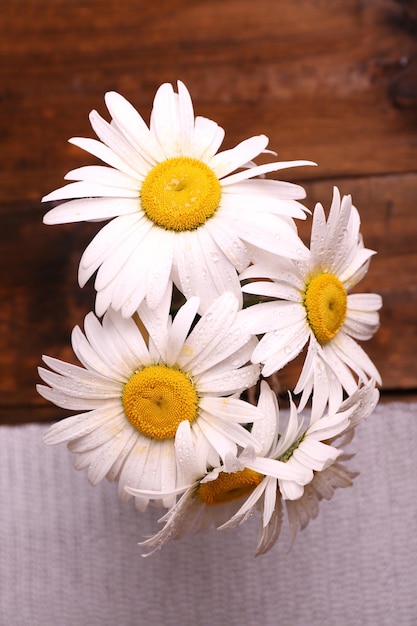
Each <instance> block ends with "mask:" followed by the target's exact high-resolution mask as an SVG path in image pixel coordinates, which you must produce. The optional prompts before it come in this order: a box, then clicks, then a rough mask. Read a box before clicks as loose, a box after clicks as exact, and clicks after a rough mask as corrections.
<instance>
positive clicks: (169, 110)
mask: <svg viewBox="0 0 417 626" xmlns="http://www.w3.org/2000/svg"><path fill="white" fill-rule="evenodd" d="M105 99H106V105H107V108H108V110H109V113H110V116H111V122H110V123H108V122H107V121H106V120H104V119H103V118H102V117H101V116H100V115H99V114H98V113H97V112H96V111H92V112H91V114H90V121H91V125H92V127H93V130H94V132H95V133H96V135H97V137H98V139H91V138H80V137H76V138H73V139H71V140H70V141H71V143H73V144H75V145H76V146H78V147H80V148H81V149H83V150H85V151H87V152H89V153H90V154H92V155H94V156H95V157H98V159H100V160H101V161H102V162H103V163H104V164H105V165H90V166H87V167H80V168H78V169H76V170H73V171H71V172H69V173H68V174H67V175H66V179H67V180H69V181H73V182H70V183H69V184H67V185H66V186H64V187H62V188H60V189H57V190H56V191H54V192H52V193H50V194H49V195H47V196H46V197H45V198H44V200H45V201H51V202H54V204H55V206H54V208H52V209H51V210H50V211H49V212H48V213H47V214H46V215H45V218H44V222H45V223H46V224H62V223H68V222H81V221H106V224H105V225H104V226H103V227H102V228H101V229H100V230H99V231H98V233H97V234H96V236H95V237H94V239H93V240H92V241H91V243H90V244H89V245H88V246H87V248H86V250H85V251H84V253H83V255H82V258H81V261H80V265H79V276H78V279H79V283H80V286H84V285H85V283H86V282H87V281H88V280H89V279H90V278H91V277H92V276H93V275H94V274H95V282H94V287H95V290H96V301H95V312H90V313H89V314H88V315H87V316H86V318H85V320H84V329H83V330H82V329H81V328H79V327H78V326H77V327H75V328H74V330H73V333H72V347H73V350H74V353H75V355H76V357H77V359H78V361H79V363H80V364H79V365H74V364H70V363H66V362H64V361H61V360H58V359H56V358H52V357H50V356H44V357H43V360H44V362H45V364H46V366H47V367H41V368H39V374H40V377H41V378H42V380H43V381H44V383H45V384H44V385H38V391H39V393H40V394H41V395H42V396H43V397H44V398H46V399H47V400H49V401H51V402H53V403H54V404H55V405H57V406H59V407H62V408H65V409H69V410H70V411H74V415H72V416H71V417H67V418H65V419H62V420H61V421H59V422H56V423H54V424H53V425H52V426H50V427H49V429H48V430H47V432H46V434H45V438H44V440H45V443H47V444H58V443H62V442H67V444H68V448H69V450H70V451H71V452H72V453H74V465H75V467H76V468H77V469H83V468H87V471H88V479H89V481H90V482H91V484H93V485H96V484H97V483H98V482H99V481H100V480H102V479H103V478H104V477H106V478H107V479H108V480H110V481H117V483H118V495H119V498H120V500H122V501H123V502H128V501H129V500H132V499H133V500H134V502H135V505H136V507H137V508H138V509H139V510H140V511H145V510H146V509H147V507H148V506H149V505H154V506H159V507H161V508H163V509H165V510H164V511H163V515H162V517H161V519H160V522H161V526H160V527H159V529H155V530H156V532H155V535H153V536H152V537H150V538H148V539H147V540H145V541H143V542H142V545H144V546H145V548H146V552H147V553H149V552H152V551H153V550H155V549H156V548H159V547H161V546H162V545H163V544H164V543H165V542H166V541H168V540H169V539H175V538H180V537H181V536H183V535H185V534H188V533H190V532H196V531H200V530H202V529H204V528H206V527H208V526H209V525H212V524H213V525H214V526H215V527H216V528H218V529H219V530H222V529H227V528H230V527H233V526H236V525H238V524H242V523H244V522H245V520H246V519H247V518H248V517H249V516H251V515H252V514H254V513H255V514H256V513H257V514H258V515H259V536H258V544H257V548H256V554H262V553H265V552H266V551H268V550H269V549H270V548H271V547H272V546H273V545H274V543H275V542H276V541H277V539H278V537H279V535H280V531H281V526H282V523H283V518H284V513H285V514H286V517H287V520H288V524H289V528H290V532H291V535H292V538H294V537H295V534H296V532H297V530H299V529H301V528H304V527H305V526H306V525H307V524H308V522H309V520H310V519H312V518H314V517H315V516H316V515H317V513H318V503H319V501H320V500H321V499H322V498H326V499H329V498H331V497H332V495H333V493H334V490H335V489H336V488H338V487H347V486H349V485H351V484H352V480H353V478H354V476H355V473H354V472H353V471H352V470H351V469H350V468H349V467H348V465H347V462H348V461H349V458H350V456H351V455H349V454H347V453H346V452H345V447H346V445H347V444H348V443H349V441H350V440H351V439H352V437H353V434H354V431H355V428H356V426H357V425H358V424H359V423H360V422H361V421H362V420H364V419H365V418H366V417H368V415H370V413H371V412H372V411H373V409H374V408H375V406H376V403H377V401H378V395H379V394H378V390H377V388H376V385H377V384H380V377H379V374H378V371H377V369H376V368H375V366H374V365H373V363H372V362H371V360H370V359H369V357H368V356H367V355H366V353H365V352H364V350H363V349H362V348H361V347H360V346H359V344H358V343H357V340H360V341H362V340H366V339H369V338H370V337H372V335H373V334H374V333H375V331H376V330H377V328H378V325H379V314H378V310H379V309H380V307H381V298H380V296H379V295H376V294H371V293H362V294H361V293H354V294H350V293H349V291H350V290H351V288H352V287H354V286H355V285H356V284H357V283H358V282H359V281H360V280H361V278H362V277H363V276H364V275H365V273H366V271H367V269H368V265H369V262H370V258H371V256H372V255H373V254H374V252H373V251H372V250H369V249H367V248H365V247H364V244H363V241H362V238H361V235H360V218H359V214H358V211H357V209H356V208H355V207H354V206H353V205H352V201H351V198H350V196H344V197H343V198H341V197H340V194H339V192H338V190H337V189H334V193H333V200H332V203H331V207H330V209H329V211H328V214H327V217H326V212H325V210H324V209H323V207H322V206H321V204H317V206H316V207H315V209H314V212H313V215H312V227H311V240H310V244H309V247H308V246H306V245H305V243H303V241H302V240H301V239H300V237H299V234H298V231H297V226H296V221H295V220H297V219H306V217H307V215H308V214H309V211H308V209H306V208H305V207H304V206H303V204H301V202H300V200H301V199H303V198H304V197H305V192H304V190H303V188H302V187H300V186H298V185H295V184H292V183H289V182H282V181H279V180H273V179H272V178H265V174H267V173H271V172H277V171H279V170H282V169H286V168H289V167H295V166H307V165H314V164H313V163H311V162H310V161H290V162H279V161H272V162H269V163H266V164H263V165H256V164H255V162H254V159H255V158H256V157H257V156H259V155H260V154H262V153H268V154H269V155H271V154H274V153H270V152H268V151H267V149H266V148H267V145H268V138H267V137H266V136H264V135H260V136H257V137H251V138H250V139H247V140H245V141H242V142H241V143H240V144H239V145H237V146H236V147H235V148H232V149H230V150H224V151H219V150H220V146H221V144H222V141H223V138H224V130H223V129H222V128H220V127H219V126H218V125H217V124H216V123H215V122H214V121H212V120H209V119H207V118H204V117H198V116H197V117H195V116H194V110H193V105H192V101H191V97H190V95H189V92H188V91H187V89H186V87H185V86H184V85H183V84H182V83H181V82H179V83H178V93H175V92H174V89H173V88H172V86H171V85H170V84H164V85H162V86H161V87H160V88H159V89H158V91H157V93H156V96H155V100H154V104H153V110H152V113H151V119H150V124H149V127H148V126H147V124H146V123H145V122H144V120H143V119H142V117H141V116H140V115H139V113H138V112H137V111H136V110H135V109H134V108H133V107H132V105H131V104H129V102H127V100H125V99H124V98H123V97H122V96H121V95H119V94H117V93H114V92H110V93H107V94H106V96H105ZM63 200H65V202H61V201H63ZM56 201H59V202H56ZM299 355H301V357H299ZM295 357H299V358H301V360H302V359H304V360H303V363H302V365H300V375H299V378H298V382H297V384H296V386H295V388H294V389H293V393H294V395H295V396H296V399H294V398H293V397H292V395H291V394H289V409H286V410H285V411H282V410H281V414H280V409H279V406H278V396H277V393H276V390H275V389H276V387H275V385H271V384H270V383H271V380H275V379H276V377H277V376H279V371H280V370H281V369H282V368H284V367H285V366H286V365H287V364H288V363H289V362H290V361H292V360H293V359H294V358H295ZM277 372H278V374H277ZM268 381H269V382H268Z"/></svg>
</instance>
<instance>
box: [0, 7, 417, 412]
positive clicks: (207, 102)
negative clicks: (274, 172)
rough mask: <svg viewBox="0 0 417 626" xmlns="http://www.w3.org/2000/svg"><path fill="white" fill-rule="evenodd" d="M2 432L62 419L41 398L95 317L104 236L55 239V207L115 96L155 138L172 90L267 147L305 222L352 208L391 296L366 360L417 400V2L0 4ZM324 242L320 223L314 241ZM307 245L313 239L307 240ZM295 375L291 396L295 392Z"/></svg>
mask: <svg viewBox="0 0 417 626" xmlns="http://www.w3.org/2000/svg"><path fill="white" fill-rule="evenodd" d="M0 25H1V32H0V54H1V58H0V72H1V76H0V78H1V80H0V105H1V115H0V139H1V161H0V163H1V165H0V168H1V171H0V213H1V229H0V231H1V232H0V238H1V252H2V254H1V264H0V324H1V325H0V368H1V369H0V421H1V422H2V423H19V422H27V421H40V420H49V419H53V418H54V417H57V416H62V413H63V412H62V411H61V410H60V409H56V408H54V407H52V406H51V405H49V404H48V403H46V401H44V400H43V399H42V398H40V397H38V396H37V394H36V392H35V384H36V382H37V381H38V378H37V373H36V367H37V365H39V364H40V357H41V354H42V353H47V354H51V355H53V356H57V357H60V358H64V359H69V360H71V359H73V357H72V351H71V349H70V347H69V334H70V331H71V329H72V327H73V326H74V325H75V324H82V321H83V317H84V315H85V314H86V313H87V312H88V311H89V310H90V309H91V308H92V306H93V301H94V291H93V287H92V283H91V281H90V282H89V283H88V284H87V286H86V287H84V289H82V290H81V289H80V288H79V287H78V285H77V283H76V275H77V266H78V262H79V258H80V255H81V253H82V250H83V249H84V247H85V245H86V244H87V243H88V241H89V240H90V239H91V237H92V236H93V234H94V233H95V232H96V231H97V230H98V225H97V224H74V225H65V226H52V227H51V226H49V227H48V226H44V225H43V224H42V215H43V214H44V213H45V212H46V210H47V209H48V206H44V205H41V204H40V198H41V197H42V196H43V195H44V194H46V193H48V192H49V191H51V190H52V189H55V188H56V187H59V186H61V185H62V184H63V176H64V174H65V173H66V172H67V171H68V170H70V169H72V168H74V167H78V166H81V165H86V164H89V163H93V162H94V159H93V158H92V157H91V158H90V157H88V155H87V154H86V153H83V152H82V151H81V150H79V149H77V148H75V147H73V146H71V145H70V144H68V143H67V139H68V138H69V137H71V136H74V135H78V136H93V134H92V131H91V129H90V127H89V123H88V113H89V111H90V110H91V109H93V108H97V109H98V110H99V111H100V112H101V113H102V114H106V110H105V107H104V103H103V94H104V92H106V91H108V90H116V91H119V92H120V93H122V94H123V95H124V96H126V97H127V98H128V99H129V100H130V101H131V102H132V103H133V104H134V105H135V106H136V108H138V109H139V110H140V112H141V113H142V115H143V116H144V117H145V119H146V120H148V116H149V112H150V109H151V105H152V100H153V96H154V93H155V91H156V89H157V87H158V86H159V84H160V83H161V82H165V81H168V82H173V83H175V81H176V80H177V79H181V80H183V81H184V82H185V83H186V85H187V86H188V88H189V89H190V91H191V94H192V97H193V101H194V104H195V110H196V112H197V113H198V114H200V115H205V116H207V117H210V118H212V119H215V120H216V121H217V122H218V123H219V124H220V125H221V126H223V127H224V128H225V129H226V139H225V143H224V147H231V146H233V145H235V144H236V143H237V142H238V141H241V140H242V139H245V138H247V137H249V136H252V135H255V134H259V133H265V134H267V135H268V136H269V137H270V147H271V148H272V149H275V150H277V151H278V153H279V158H280V159H282V160H286V159H299V158H301V159H310V160H314V161H316V162H317V163H318V164H319V167H318V168H300V169H299V170H287V171H285V172H284V178H287V179H288V180H292V181H294V182H300V183H301V184H304V185H305V187H306V190H307V194H308V195H307V202H306V203H307V205H308V206H309V207H310V208H313V207H314V204H315V202H316V201H318V200H320V201H322V202H323V203H324V204H325V206H326V207H328V206H329V203H330V199H331V195H332V187H333V185H334V184H337V185H338V186H339V187H340V189H341V191H342V193H352V195H353V199H354V203H355V204H356V206H357V207H358V208H359V210H360V213H361V217H362V224H363V228H362V231H363V235H364V238H365V244H366V245H367V247H370V248H373V249H375V250H377V251H378V255H377V256H376V257H374V259H373V260H372V262H371V269H370V271H369V274H368V276H367V277H366V279H365V280H364V281H363V282H362V283H361V285H360V290H361V291H375V292H378V293H380V294H382V296H383V299H384V309H383V311H382V315H381V321H382V326H381V329H380V331H379V332H378V334H377V335H376V336H375V338H374V339H373V340H372V341H371V342H367V343H366V344H365V345H364V347H365V349H366V350H367V351H368V353H369V354H370V356H371V357H372V359H373V360H374V361H375V363H376V365H377V366H378V368H379V369H380V371H381V374H382V377H383V382H384V393H385V394H386V395H387V396H388V397H391V395H392V394H400V397H407V396H409V395H411V394H413V393H415V391H416V389H417V368H416V366H415V360H416V355H417V325H416V313H417V307H416V304H417V285H416V277H417V250H416V243H417V217H416V207H417V201H416V190H417V8H416V4H415V2H411V1H409V2H407V0H397V1H395V0H297V2H294V1H293V0H284V1H280V0H257V1H256V2H253V0H202V1H196V0H195V1H194V2H190V1H189V0H159V1H158V2H149V1H148V2H145V1H144V0H108V1H106V0H102V1H100V0H85V1H83V2H82V1H80V0H70V1H68V0H3V2H2V6H1V13H0ZM309 228H310V221H309V222H308V226H307V230H308V229H309ZM307 230H306V232H307ZM293 376H294V371H292V370H291V368H290V369H289V370H288V372H287V373H286V374H285V376H284V377H283V384H284V385H285V384H289V385H290V384H291V381H292V377H293Z"/></svg>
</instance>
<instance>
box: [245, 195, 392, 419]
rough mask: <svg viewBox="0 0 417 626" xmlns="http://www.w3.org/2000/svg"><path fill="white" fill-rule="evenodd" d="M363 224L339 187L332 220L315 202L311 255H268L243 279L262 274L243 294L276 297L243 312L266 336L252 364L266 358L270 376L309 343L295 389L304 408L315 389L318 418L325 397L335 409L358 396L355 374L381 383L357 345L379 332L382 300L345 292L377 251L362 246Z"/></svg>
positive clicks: (254, 277)
mask: <svg viewBox="0 0 417 626" xmlns="http://www.w3.org/2000/svg"><path fill="white" fill-rule="evenodd" d="M359 227H360V219H359V214H358V211H357V210H356V208H355V207H353V206H352V202H351V197H350V196H344V197H343V199H342V200H341V199H340V194H339V191H338V189H337V188H335V189H334V194H333V201H332V204H331V208H330V213H329V216H328V219H327V222H326V218H325V214H324V209H323V207H322V205H321V204H319V203H318V204H317V205H316V208H315V210H314V214H313V224H312V234H311V247H310V252H309V256H308V258H307V259H306V260H297V261H293V260H289V259H282V258H279V257H277V256H275V257H274V256H273V255H265V254H263V255H261V256H258V262H257V263H255V264H254V265H252V266H251V267H249V268H247V269H246V270H245V271H244V272H243V273H242V274H241V276H240V278H241V280H244V279H261V280H257V281H256V282H250V283H249V284H246V285H244V286H243V287H242V289H243V291H244V292H246V293H251V294H256V295H261V296H266V297H268V298H270V299H271V300H270V301H268V302H262V303H260V304H256V305H254V306H252V307H249V308H248V309H247V311H246V313H247V316H248V319H249V324H250V328H251V330H252V331H253V332H255V333H257V334H263V333H264V336H263V337H262V339H261V341H260V343H259V344H258V346H257V347H256V348H255V350H254V353H253V356H252V360H253V362H254V363H263V364H264V367H263V370H262V374H263V375H264V376H269V375H270V374H272V373H273V372H276V371H278V370H280V369H281V368H282V367H283V366H284V365H286V364H287V363H288V362H289V361H291V360H292V359H294V358H295V357H296V356H297V355H298V354H299V353H300V352H301V351H302V350H303V348H304V346H305V345H306V344H308V350H307V354H306V359H305V363H304V367H303V369H302V372H301V375H300V378H299V380H298V383H297V385H296V387H295V389H294V392H295V393H301V392H303V395H302V398H301V403H300V405H301V407H302V406H304V405H305V404H306V402H307V400H308V398H309V397H310V395H311V392H312V390H313V389H314V390H315V393H314V394H313V415H314V416H315V417H317V416H320V415H321V414H322V413H323V410H324V407H325V405H326V403H327V402H329V403H330V409H331V411H333V410H334V408H335V407H337V406H338V405H339V404H340V402H341V401H342V398H343V389H344V390H345V391H346V392H347V394H351V393H353V392H354V391H355V389H356V387H357V384H358V379H361V380H364V381H366V380H368V379H370V378H373V379H375V380H376V381H377V382H378V383H379V384H380V383H381V380H380V376H379V373H378V371H377V370H376V368H375V366H374V364H373V363H372V361H371V360H370V359H369V357H368V356H367V355H366V353H365V352H364V350H363V349H362V348H361V347H360V346H359V345H358V343H357V342H356V340H366V339H370V338H371V337H372V335H373V334H374V333H375V332H376V330H377V329H378V326H379V314H378V310H379V309H380V307H381V305H382V300H381V297H380V296H379V295H377V294H374V293H362V294H357V293H355V294H349V293H348V292H349V290H350V289H352V287H354V286H355V285H356V284H357V283H358V282H359V281H360V280H361V279H362V277H363V276H364V275H365V274H366V272H367V269H368V265H369V260H370V257H371V256H372V255H373V254H374V252H373V251H372V250H368V249H367V248H365V247H364V245H363V242H362V238H361V235H360V232H359ZM262 279H265V280H262ZM355 375H356V376H355Z"/></svg>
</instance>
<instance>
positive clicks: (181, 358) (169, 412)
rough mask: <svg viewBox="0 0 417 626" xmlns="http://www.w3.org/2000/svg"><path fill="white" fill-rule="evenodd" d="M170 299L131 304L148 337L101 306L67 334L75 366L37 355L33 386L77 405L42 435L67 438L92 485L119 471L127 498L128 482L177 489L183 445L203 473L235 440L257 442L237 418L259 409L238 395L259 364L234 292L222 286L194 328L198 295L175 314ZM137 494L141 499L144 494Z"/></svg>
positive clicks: (253, 415)
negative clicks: (99, 313)
mask: <svg viewBox="0 0 417 626" xmlns="http://www.w3.org/2000/svg"><path fill="white" fill-rule="evenodd" d="M169 302H170V298H166V301H165V303H164V306H163V307H161V309H160V310H159V311H158V313H156V312H154V311H152V310H150V309H149V308H148V307H147V305H146V304H145V303H143V304H142V305H141V307H140V308H139V316H140V321H141V323H142V324H143V325H144V327H145V328H146V331H147V333H148V334H149V340H148V343H146V342H145V340H144V337H143V335H142V333H141V332H140V330H139V328H138V326H137V325H136V323H135V322H134V321H133V319H132V318H123V317H122V316H121V315H120V313H119V312H115V311H113V310H109V311H108V312H107V313H106V315H105V316H104V318H103V321H102V323H100V321H99V320H98V319H97V318H96V317H95V315H94V313H89V314H88V315H87V316H86V318H85V323H84V332H85V334H84V333H83V332H82V331H81V330H80V328H79V327H76V328H75V329H74V331H73V334H72V346H73V349H74V352H75V354H76V356H77V358H78V359H79V361H80V362H81V364H82V367H80V366H77V365H72V364H69V363H65V362H63V361H60V360H57V359H55V358H51V357H48V356H45V357H44V361H45V363H46V365H47V366H48V367H49V368H50V369H46V368H40V369H39V374H40V377H41V378H42V380H43V381H44V382H45V383H46V386H45V385H38V392H39V393H40V394H41V395H42V396H43V397H44V398H46V399H47V400H50V401H51V402H53V403H54V404H56V405H57V406H59V407H63V408H66V409H70V410H73V409H75V410H77V411H81V413H77V414H76V415H73V416H71V417H68V418H66V419H64V420H62V421H59V422H57V423H54V424H53V425H52V426H51V427H50V428H49V429H48V431H47V432H46V434H45V438H44V441H45V443H47V444H58V443H62V442H68V447H69V450H70V451H71V452H73V453H74V455H75V460H74V465H75V467H76V468H77V469H82V468H86V467H88V479H89V481H90V482H91V483H92V484H93V485H95V484H97V483H98V482H99V481H100V480H101V479H103V478H104V477H107V478H108V479H109V480H111V481H113V480H117V481H119V496H120V498H121V500H129V499H131V496H130V495H129V494H128V493H127V492H126V491H125V486H126V485H131V486H132V487H135V488H137V489H148V490H153V491H158V490H164V489H168V490H173V489H174V490H175V489H176V488H177V487H178V485H180V484H182V481H183V480H186V479H188V478H187V476H188V475H187V474H186V473H185V472H183V474H181V471H180V469H181V467H183V468H185V467H186V460H187V458H186V457H187V454H188V453H189V452H190V450H191V453H192V455H193V458H194V459H195V463H196V466H197V468H198V471H199V472H200V473H204V472H206V471H207V468H208V467H212V466H216V465H218V464H219V463H220V462H221V460H223V459H225V457H226V455H227V454H233V455H235V454H236V453H237V450H238V446H239V447H246V446H247V445H249V444H250V445H253V446H255V448H257V449H260V444H258V443H257V442H256V441H255V439H254V437H253V435H251V434H250V432H249V431H248V430H247V428H245V427H244V426H243V425H244V424H247V423H252V422H253V421H254V420H256V419H258V418H259V410H258V409H257V407H255V406H252V405H251V404H249V403H248V402H245V401H243V400H241V399H239V397H238V396H239V394H240V393H241V392H242V390H244V389H246V388H247V387H250V386H252V385H253V384H255V382H256V380H257V378H258V375H259V366H258V365H253V364H249V365H248V364H247V363H248V362H249V360H250V355H251V353H252V351H253V348H254V346H255V345H256V342H257V340H256V338H254V337H253V336H252V335H250V334H249V333H248V332H247V330H246V329H245V328H244V327H243V326H242V324H241V313H242V311H240V310H239V307H238V302H237V300H236V298H235V297H234V296H233V294H230V293H225V294H224V295H223V296H220V297H219V298H218V299H217V300H215V302H214V303H213V304H212V305H211V307H209V309H208V310H207V312H206V313H205V314H204V315H203V316H202V317H201V318H200V319H199V321H198V322H197V323H196V324H195V326H194V327H193V328H192V330H190V329H191V327H192V324H193V322H194V320H195V316H196V312H197V309H198V306H199V302H198V298H196V297H195V298H191V299H190V300H188V301H187V302H186V303H185V304H184V305H183V306H182V307H181V308H180V309H179V311H178V313H177V314H176V316H175V318H174V319H173V320H172V319H171V317H170V316H169V315H168V306H167V304H168V303H169ZM242 424H243V425H242ZM187 427H188V428H189V437H188V439H186V442H187V446H186V447H185V446H184V437H185V436H184V432H188V431H187V430H186V428H187ZM179 461H181V463H179ZM172 502H173V500H172V498H171V499H170V498H168V499H164V500H163V502H162V503H163V505H164V506H170V505H171V504H172ZM136 504H137V506H138V508H142V509H144V508H146V506H147V504H148V501H146V500H143V499H141V500H140V501H139V500H137V501H136Z"/></svg>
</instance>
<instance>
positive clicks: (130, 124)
mask: <svg viewBox="0 0 417 626" xmlns="http://www.w3.org/2000/svg"><path fill="white" fill-rule="evenodd" d="M105 100H106V105H107V108H108V110H109V112H110V114H111V116H112V117H113V118H114V119H115V120H116V122H117V125H118V126H119V128H121V129H122V131H123V134H124V135H125V136H126V137H127V139H128V140H129V142H130V143H131V144H132V146H134V147H135V148H136V149H137V150H139V151H140V152H141V153H142V154H143V155H144V157H145V159H146V160H147V161H148V162H149V163H150V164H155V163H156V162H158V161H161V160H162V159H163V158H164V157H163V153H162V151H161V149H160V147H159V145H158V143H157V142H156V141H155V140H154V138H153V135H152V133H151V132H150V131H149V128H148V127H147V125H146V123H145V122H144V120H143V119H142V117H141V116H140V115H139V113H138V112H137V111H136V109H135V108H134V107H133V106H132V105H131V104H130V102H128V101H127V100H126V98H123V96H121V95H120V94H118V93H116V92H115V91H109V92H107V93H106V95H105Z"/></svg>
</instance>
